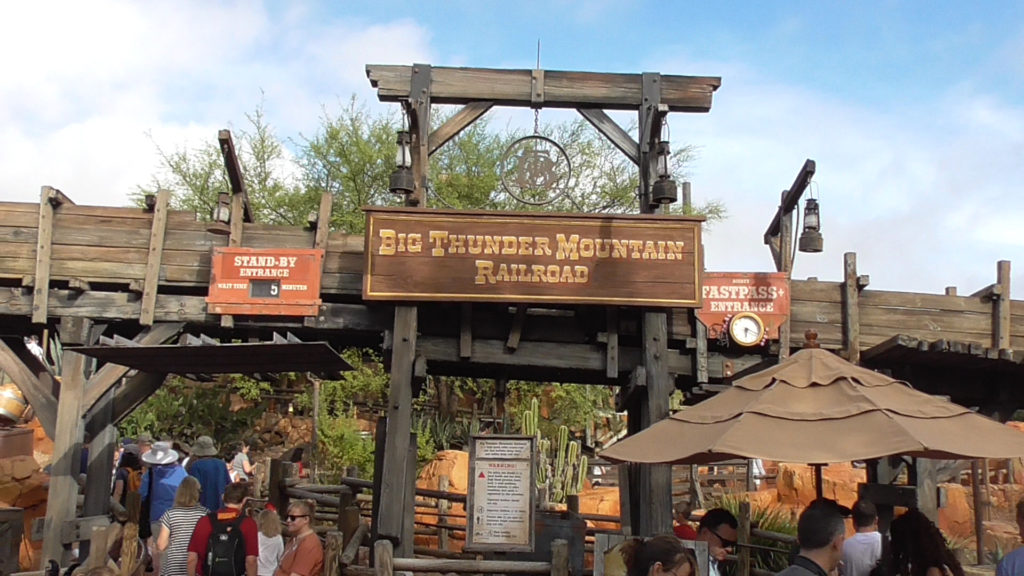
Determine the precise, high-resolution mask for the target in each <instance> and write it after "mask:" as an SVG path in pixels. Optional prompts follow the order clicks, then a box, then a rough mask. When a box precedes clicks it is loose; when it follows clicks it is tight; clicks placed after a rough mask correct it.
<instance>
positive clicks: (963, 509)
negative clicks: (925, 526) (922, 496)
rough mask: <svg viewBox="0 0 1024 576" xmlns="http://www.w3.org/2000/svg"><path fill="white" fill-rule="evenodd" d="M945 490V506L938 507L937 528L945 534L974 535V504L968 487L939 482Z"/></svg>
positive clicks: (963, 536) (957, 535)
mask: <svg viewBox="0 0 1024 576" xmlns="http://www.w3.org/2000/svg"><path fill="white" fill-rule="evenodd" d="M939 487H940V488H942V489H944V490H945V491H946V506H945V507H943V508H939V529H940V530H942V531H943V532H945V533H946V535H947V536H956V537H959V538H972V537H974V504H973V500H972V498H973V496H972V495H971V491H970V488H967V487H964V486H961V485H959V484H939Z"/></svg>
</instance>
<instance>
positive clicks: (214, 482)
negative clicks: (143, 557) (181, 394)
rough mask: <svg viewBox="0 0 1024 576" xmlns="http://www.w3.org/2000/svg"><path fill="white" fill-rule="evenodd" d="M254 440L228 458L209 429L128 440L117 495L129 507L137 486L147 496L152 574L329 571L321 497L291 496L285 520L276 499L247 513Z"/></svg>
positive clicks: (144, 535) (272, 575)
mask: <svg viewBox="0 0 1024 576" xmlns="http://www.w3.org/2000/svg"><path fill="white" fill-rule="evenodd" d="M249 447H250V443H249V442H248V441H242V442H241V443H239V445H238V447H237V451H236V452H234V454H232V455H231V456H230V457H229V458H226V459H225V458H221V455H220V451H219V450H218V449H217V446H216V444H215V442H214V441H213V439H212V438H210V437H209V436H199V437H198V438H196V440H195V442H194V444H193V445H192V446H191V447H186V446H185V445H183V444H180V443H172V442H166V441H164V442H160V441H154V440H153V438H152V437H150V436H149V435H147V434H140V435H139V437H138V438H136V439H134V440H128V441H126V442H124V443H123V444H122V448H121V450H119V454H118V456H117V464H116V470H115V474H114V482H113V486H112V488H111V501H112V502H116V503H118V504H120V505H121V506H122V507H123V506H125V504H126V502H127V498H128V495H129V494H130V493H132V492H136V493H138V494H139V496H140V498H141V502H142V509H141V513H140V516H141V517H140V518H139V522H138V531H139V538H140V539H142V541H143V542H144V543H145V545H146V548H147V551H148V558H149V563H148V564H147V566H146V569H145V574H146V575H147V576H148V575H154V576H155V575H159V576H243V575H244V576H321V574H322V572H323V558H324V552H323V544H322V543H321V541H320V538H319V537H318V536H317V535H316V533H315V531H314V530H313V522H314V517H315V515H314V514H315V508H314V505H313V503H311V502H306V501H300V500H295V501H291V502H290V503H289V505H288V509H287V510H286V511H285V514H284V515H283V520H284V525H283V526H282V516H281V515H279V514H278V511H277V510H274V509H273V508H272V507H271V506H267V507H266V508H265V509H263V510H262V511H258V514H256V515H255V518H254V517H252V516H251V515H250V514H248V513H247V511H246V504H247V501H248V499H249V491H250V486H251V483H250V481H249V479H250V477H251V475H252V474H253V466H252V462H251V461H250V460H249V456H248V454H249ZM285 536H287V542H286V539H285Z"/></svg>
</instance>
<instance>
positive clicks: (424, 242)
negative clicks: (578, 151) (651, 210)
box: [363, 207, 703, 308]
mask: <svg viewBox="0 0 1024 576" xmlns="http://www.w3.org/2000/svg"><path fill="white" fill-rule="evenodd" d="M365 210H366V213H367V216H366V219H367V221H366V248H365V252H366V269H365V271H364V274H363V298H364V299H366V300H404V301H416V300H460V301H467V300H468V301H485V302H545V303H552V304H559V303H563V304H609V305H622V306H662V307H674V308H678V307H695V306H699V305H700V291H699V290H698V286H699V285H700V271H701V263H702V257H701V256H702V255H701V252H700V249H699V247H700V244H701V222H702V221H703V219H702V218H695V217H689V216H649V215H607V214H573V215H567V214H552V213H538V212H529V213H520V212H478V211H455V210H427V209H423V208H412V209H409V208H376V207H373V208H365Z"/></svg>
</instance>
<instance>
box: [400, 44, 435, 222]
mask: <svg viewBox="0 0 1024 576" xmlns="http://www.w3.org/2000/svg"><path fill="white" fill-rule="evenodd" d="M432 79H433V74H432V68H431V66H430V64H413V66H412V74H411V77H410V79H409V101H408V102H409V105H408V112H409V118H410V120H411V123H412V125H411V126H410V132H411V134H412V173H413V178H414V180H415V182H416V185H415V188H414V190H413V192H412V193H411V194H409V195H408V196H406V199H405V204H406V206H422V207H426V205H427V182H428V181H429V178H430V91H431V88H432Z"/></svg>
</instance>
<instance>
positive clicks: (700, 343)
mask: <svg viewBox="0 0 1024 576" xmlns="http://www.w3.org/2000/svg"><path fill="white" fill-rule="evenodd" d="M695 324H696V326H697V327H696V332H697V336H696V338H695V340H696V342H695V343H696V350H695V351H694V355H693V361H694V363H695V364H696V366H695V367H694V373H695V374H696V375H697V377H696V382H697V384H698V385H699V384H707V383H708V382H709V381H710V380H709V378H708V327H707V326H705V325H704V323H703V322H701V321H700V320H696V321H695Z"/></svg>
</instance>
